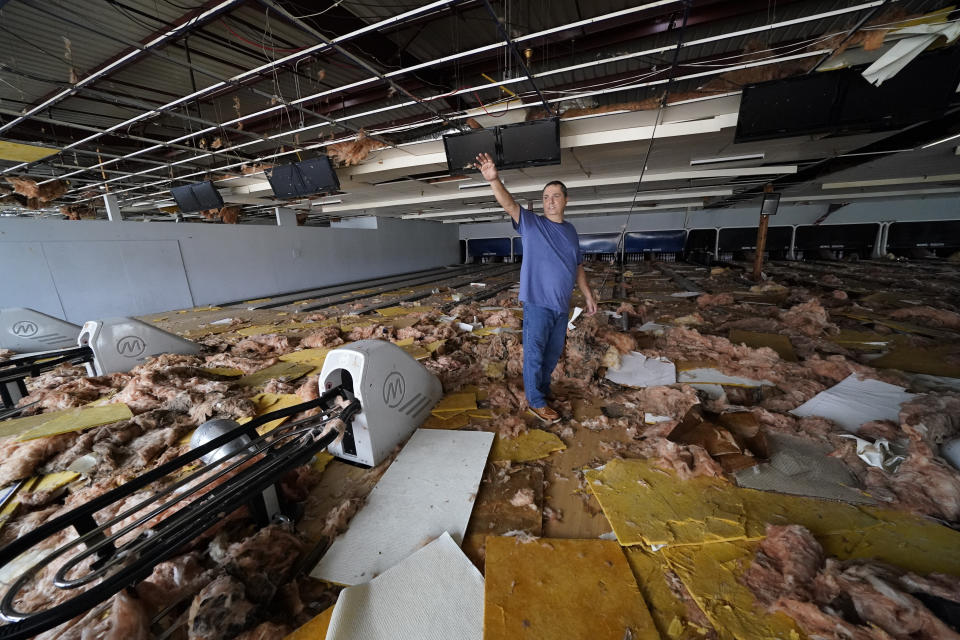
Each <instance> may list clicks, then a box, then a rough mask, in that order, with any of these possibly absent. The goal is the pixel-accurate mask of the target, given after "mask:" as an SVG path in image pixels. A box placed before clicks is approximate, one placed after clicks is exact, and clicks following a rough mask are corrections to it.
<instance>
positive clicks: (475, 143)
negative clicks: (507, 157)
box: [443, 129, 500, 173]
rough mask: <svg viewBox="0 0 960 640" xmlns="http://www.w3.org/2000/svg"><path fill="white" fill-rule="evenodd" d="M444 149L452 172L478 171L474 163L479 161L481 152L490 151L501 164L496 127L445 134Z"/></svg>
mask: <svg viewBox="0 0 960 640" xmlns="http://www.w3.org/2000/svg"><path fill="white" fill-rule="evenodd" d="M443 149H444V151H445V152H446V154H447V168H448V170H449V171H450V172H451V173H452V172H457V173H465V172H470V171H477V169H475V168H474V166H473V163H474V162H476V161H477V154H479V153H489V154H490V155H491V156H493V159H494V162H496V163H497V165H498V166H499V165H500V158H499V154H497V132H496V130H495V129H476V130H474V131H467V132H465V133H451V134H448V135H445V136H443Z"/></svg>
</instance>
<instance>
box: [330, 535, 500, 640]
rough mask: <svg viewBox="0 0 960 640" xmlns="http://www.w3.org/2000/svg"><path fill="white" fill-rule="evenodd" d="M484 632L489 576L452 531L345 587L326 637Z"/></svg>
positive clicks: (379, 639) (408, 639)
mask: <svg viewBox="0 0 960 640" xmlns="http://www.w3.org/2000/svg"><path fill="white" fill-rule="evenodd" d="M317 637H319V636H317ZM482 637H483V576H482V575H480V572H479V571H478V570H477V568H476V567H474V566H473V564H472V563H471V562H470V560H468V559H467V557H466V556H465V555H464V554H463V551H461V550H460V547H458V546H457V543H456V542H454V541H453V539H452V538H451V537H450V535H449V534H448V533H446V532H444V533H443V534H441V535H440V536H439V537H438V538H437V539H435V540H433V541H432V542H430V543H429V544H427V545H426V546H424V547H423V548H421V549H420V550H418V551H416V552H415V553H413V554H412V555H410V556H409V557H407V558H406V559H405V560H403V561H402V562H400V563H399V564H397V565H396V566H394V567H392V568H390V569H388V570H387V571H385V572H384V573H383V574H381V575H378V576H377V577H375V578H374V579H373V580H371V581H370V582H367V583H366V584H360V585H357V586H353V587H349V588H347V589H344V590H343V591H341V592H340V597H339V598H338V599H337V604H336V606H334V608H333V614H332V616H331V618H330V625H329V627H328V629H327V634H326V640H353V639H355V638H363V640H449V639H450V638H457V639H458V640H459V639H463V640H480V639H481V638H482Z"/></svg>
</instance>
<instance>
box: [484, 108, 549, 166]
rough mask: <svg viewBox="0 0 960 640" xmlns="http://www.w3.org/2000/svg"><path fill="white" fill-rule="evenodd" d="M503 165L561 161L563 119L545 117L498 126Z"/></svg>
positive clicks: (536, 164)
mask: <svg viewBox="0 0 960 640" xmlns="http://www.w3.org/2000/svg"><path fill="white" fill-rule="evenodd" d="M497 129H498V132H499V134H500V162H498V163H497V166H498V167H499V168H502V169H520V168H523V167H541V166H547V165H552V164H560V119H559V118H546V119H544V120H533V121H531V122H518V123H517V124H507V125H503V126H502V127H497Z"/></svg>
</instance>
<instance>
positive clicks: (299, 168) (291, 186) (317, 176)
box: [267, 156, 340, 200]
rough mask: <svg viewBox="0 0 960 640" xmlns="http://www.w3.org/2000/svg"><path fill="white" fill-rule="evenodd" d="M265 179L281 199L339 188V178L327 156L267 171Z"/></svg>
mask: <svg viewBox="0 0 960 640" xmlns="http://www.w3.org/2000/svg"><path fill="white" fill-rule="evenodd" d="M267 180H268V181H269V182H270V187H271V188H272V189H273V193H274V195H275V196H277V197H278V198H280V199H281V200H291V199H294V198H305V197H307V196H312V195H319V194H324V193H334V192H336V191H339V190H340V180H339V179H338V178H337V174H336V172H335V171H334V170H333V164H332V163H331V162H330V158H328V157H327V156H317V157H316V158H311V159H310V160H303V161H301V162H295V163H293V164H285V165H280V166H278V167H274V168H273V169H270V170H268V171H267Z"/></svg>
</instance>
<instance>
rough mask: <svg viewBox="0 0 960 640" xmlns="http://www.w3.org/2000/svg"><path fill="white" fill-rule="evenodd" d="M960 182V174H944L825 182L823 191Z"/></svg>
mask: <svg viewBox="0 0 960 640" xmlns="http://www.w3.org/2000/svg"><path fill="white" fill-rule="evenodd" d="M956 181H960V173H943V174H940V175H936V176H912V177H909V178H882V179H878V180H854V181H850V182H825V183H824V184H823V186H822V188H823V189H847V188H856V187H886V186H891V185H897V184H924V183H930V182H956Z"/></svg>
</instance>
